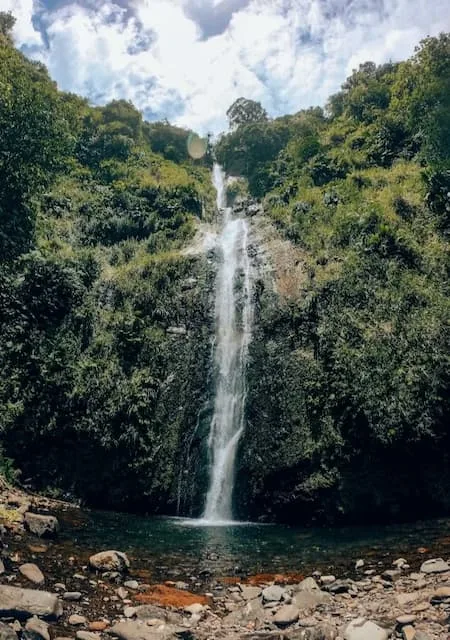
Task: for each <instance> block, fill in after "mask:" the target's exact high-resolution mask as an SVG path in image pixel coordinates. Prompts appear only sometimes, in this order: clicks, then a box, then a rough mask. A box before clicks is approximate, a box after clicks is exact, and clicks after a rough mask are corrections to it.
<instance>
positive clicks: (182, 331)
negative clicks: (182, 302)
mask: <svg viewBox="0 0 450 640" xmlns="http://www.w3.org/2000/svg"><path fill="white" fill-rule="evenodd" d="M166 333H169V334H170V335H172V336H185V335H186V334H187V329H186V327H167V329H166Z"/></svg>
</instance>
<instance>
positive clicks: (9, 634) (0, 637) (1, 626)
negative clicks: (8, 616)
mask: <svg viewBox="0 0 450 640" xmlns="http://www.w3.org/2000/svg"><path fill="white" fill-rule="evenodd" d="M0 640H17V633H16V632H15V631H14V629H11V627H10V626H9V624H5V623H4V622H0Z"/></svg>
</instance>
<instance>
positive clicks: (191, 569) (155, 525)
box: [63, 512, 450, 579]
mask: <svg viewBox="0 0 450 640" xmlns="http://www.w3.org/2000/svg"><path fill="white" fill-rule="evenodd" d="M63 524H64V530H65V532H66V535H67V537H68V538H70V539H71V540H72V541H73V543H74V545H75V546H76V547H79V548H83V549H85V548H87V549H91V550H93V551H96V550H100V549H105V548H116V549H120V550H122V551H126V552H127V553H128V554H129V555H130V556H131V557H132V558H134V560H135V563H138V565H140V566H142V567H145V568H148V569H150V570H152V571H153V573H154V575H155V577H158V578H159V579H168V578H169V577H171V576H179V577H180V578H182V577H186V576H191V575H195V576H199V575H201V574H202V573H203V574H204V575H206V574H208V575H213V576H217V577H220V576H231V575H236V574H239V575H241V574H242V575H245V574H255V573H262V572H270V573H286V572H302V573H309V572H311V571H313V570H315V569H321V570H325V569H327V570H329V569H331V568H333V570H334V571H336V572H338V574H339V572H341V573H344V572H347V571H348V570H349V568H352V567H354V563H355V560H356V559H357V558H359V557H363V558H365V560H366V565H368V564H373V565H376V564H377V563H382V564H384V565H390V564H391V563H392V560H393V559H395V558H396V557H400V556H404V557H406V558H408V560H409V561H410V563H412V566H414V565H417V564H418V563H419V562H421V561H423V560H424V559H426V558H427V557H432V556H433V555H435V556H436V555H442V554H444V555H450V520H449V519H441V520H432V521H427V522H419V523H415V524H403V525H395V526H384V527H340V528H322V529H319V528H310V529H309V528H308V529H306V528H305V529H301V528H295V527H288V526H281V525H266V524H264V525H261V524H251V523H240V524H237V523H232V524H230V525H227V524H225V523H223V524H222V525H221V526H220V525H218V524H217V523H214V525H213V526H209V525H208V524H207V523H206V522H204V521H203V522H202V521H198V520H197V521H193V520H186V519H183V518H162V517H161V518H157V517H152V518H147V517H142V516H132V515H126V514H117V513H104V512H90V513H87V514H86V517H85V518H84V520H83V522H82V524H80V523H79V522H78V523H77V522H75V523H73V522H71V521H70V519H69V520H67V521H66V522H64V523H63ZM419 548H426V552H423V549H421V551H422V554H421V553H419V552H418V549H419Z"/></svg>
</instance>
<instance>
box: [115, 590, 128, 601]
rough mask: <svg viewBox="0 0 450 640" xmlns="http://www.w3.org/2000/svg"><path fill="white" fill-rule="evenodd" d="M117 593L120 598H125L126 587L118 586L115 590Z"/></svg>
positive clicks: (126, 593)
mask: <svg viewBox="0 0 450 640" xmlns="http://www.w3.org/2000/svg"><path fill="white" fill-rule="evenodd" d="M116 593H117V595H118V596H119V598H120V599H121V600H125V598H126V597H127V595H128V591H127V590H126V589H124V587H119V588H118V589H117V591H116Z"/></svg>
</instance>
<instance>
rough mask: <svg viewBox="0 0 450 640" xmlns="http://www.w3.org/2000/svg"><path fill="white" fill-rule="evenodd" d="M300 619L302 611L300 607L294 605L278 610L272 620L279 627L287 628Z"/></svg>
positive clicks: (286, 605) (287, 605)
mask: <svg viewBox="0 0 450 640" xmlns="http://www.w3.org/2000/svg"><path fill="white" fill-rule="evenodd" d="M299 617H300V611H299V609H298V607H296V606H295V605H293V604H285V605H284V606H283V607H281V608H280V609H278V611H277V612H276V614H275V615H274V617H273V619H272V622H274V623H275V624H276V625H277V627H287V626H289V625H290V624H294V622H297V620H298V619H299Z"/></svg>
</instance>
